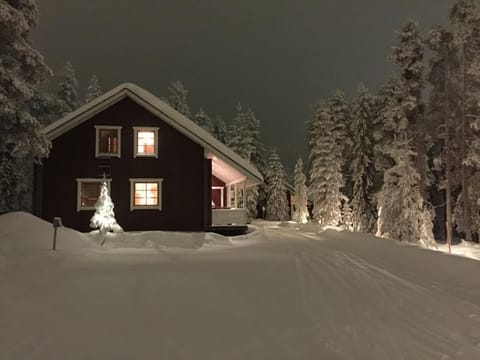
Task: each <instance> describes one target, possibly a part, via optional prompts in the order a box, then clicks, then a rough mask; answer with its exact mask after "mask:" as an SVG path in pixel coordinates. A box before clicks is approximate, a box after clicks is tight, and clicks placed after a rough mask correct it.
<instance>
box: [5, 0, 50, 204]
mask: <svg viewBox="0 0 480 360" xmlns="http://www.w3.org/2000/svg"><path fill="white" fill-rule="evenodd" d="M37 24H38V7H37V4H36V1H34V0H30V1H0V168H1V169H0V213H2V212H7V211H12V210H18V209H19V207H20V203H19V200H20V199H19V196H18V195H19V193H18V191H19V189H22V188H24V187H25V174H24V170H25V168H26V167H27V163H29V162H31V160H32V158H33V159H35V160H39V159H40V158H42V157H45V156H47V155H48V153H49V149H50V143H49V141H48V140H47V139H46V138H45V136H44V134H43V133H42V132H41V128H42V126H41V124H40V122H39V121H38V119H37V118H36V117H35V114H33V113H32V111H31V109H30V106H29V105H30V101H31V99H32V98H33V96H34V94H35V92H37V91H39V89H40V88H41V86H42V84H43V83H44V82H45V80H46V79H47V77H49V76H50V75H51V70H50V69H49V68H48V66H47V65H46V64H45V62H44V59H43V56H42V55H41V54H40V53H39V52H38V51H37V50H36V49H34V48H33V47H32V46H31V40H30V34H31V31H32V30H33V29H34V28H35V26H36V25H37Z"/></svg>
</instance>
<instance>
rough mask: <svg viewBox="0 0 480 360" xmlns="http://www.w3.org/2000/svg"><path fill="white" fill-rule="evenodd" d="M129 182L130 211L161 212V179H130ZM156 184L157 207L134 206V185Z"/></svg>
mask: <svg viewBox="0 0 480 360" xmlns="http://www.w3.org/2000/svg"><path fill="white" fill-rule="evenodd" d="M129 180H130V211H133V210H159V211H161V210H162V192H163V190H162V189H163V185H162V183H163V179H161V178H158V179H151V178H131V179H129ZM155 182H156V183H158V205H135V183H155Z"/></svg>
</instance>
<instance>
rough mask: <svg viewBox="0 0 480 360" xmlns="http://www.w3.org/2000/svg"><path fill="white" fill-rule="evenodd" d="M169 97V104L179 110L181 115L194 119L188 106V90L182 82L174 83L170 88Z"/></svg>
mask: <svg viewBox="0 0 480 360" xmlns="http://www.w3.org/2000/svg"><path fill="white" fill-rule="evenodd" d="M168 92H169V95H168V96H167V99H166V100H167V102H168V104H170V106H171V107H173V108H174V109H175V110H177V111H178V112H179V113H181V114H183V115H185V116H186V117H187V118H189V119H191V118H192V113H191V112H190V107H189V106H188V102H187V96H188V90H187V89H185V87H184V86H183V83H182V82H181V81H174V82H172V83H171V84H170V85H169V86H168Z"/></svg>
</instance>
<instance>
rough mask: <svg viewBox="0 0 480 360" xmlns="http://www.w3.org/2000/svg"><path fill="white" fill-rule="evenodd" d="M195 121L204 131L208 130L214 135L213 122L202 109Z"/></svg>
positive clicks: (196, 115)
mask: <svg viewBox="0 0 480 360" xmlns="http://www.w3.org/2000/svg"><path fill="white" fill-rule="evenodd" d="M193 121H194V122H195V123H197V125H199V126H200V127H202V128H203V129H205V130H207V131H208V132H209V133H211V134H213V133H214V131H215V127H214V124H213V121H212V119H210V116H208V114H207V113H206V112H205V111H204V110H203V109H202V108H200V110H199V111H198V112H197V113H196V114H195V116H194V117H193Z"/></svg>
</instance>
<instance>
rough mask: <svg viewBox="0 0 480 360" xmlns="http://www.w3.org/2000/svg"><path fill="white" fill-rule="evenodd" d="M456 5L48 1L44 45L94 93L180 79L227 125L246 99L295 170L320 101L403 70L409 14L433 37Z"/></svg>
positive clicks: (154, 87) (360, 0) (161, 89)
mask: <svg viewBox="0 0 480 360" xmlns="http://www.w3.org/2000/svg"><path fill="white" fill-rule="evenodd" d="M451 4H452V1H451V0H290V1H285V0H241V1H231V0H135V1H132V0H95V1H73V0H68V1H65V0H40V1H39V6H40V11H41V17H40V25H39V27H38V28H37V29H36V31H35V33H34V45H35V47H37V48H38V49H39V50H40V51H41V52H42V54H43V55H44V56H45V57H46V61H47V63H48V64H49V65H50V67H52V68H53V69H54V70H58V69H60V68H61V67H62V65H63V64H64V63H65V62H66V61H67V60H70V61H71V62H72V64H73V65H74V67H75V69H76V71H77V75H78V78H79V79H80V81H81V87H82V93H83V89H84V88H85V86H86V83H87V81H88V78H89V77H90V75H91V74H93V73H95V74H96V75H97V76H98V77H99V78H100V81H101V84H102V87H103V89H104V90H109V89H111V88H112V87H114V86H115V85H118V84H119V83H122V82H127V81H129V82H134V83H136V84H138V85H140V86H142V87H145V88H146V89H147V90H149V91H150V92H152V93H154V94H157V95H166V93H167V86H168V84H169V83H170V82H171V81H174V80H181V81H183V83H184V84H185V87H186V88H187V89H188V90H189V92H190V93H189V104H190V107H191V110H192V112H194V113H195V112H196V111H197V110H198V108H199V107H200V106H202V107H203V108H204V109H205V111H206V112H207V113H209V114H211V115H215V114H222V115H223V117H224V119H225V120H228V119H230V118H232V117H233V116H234V114H235V105H236V103H237V102H238V101H241V102H242V104H243V105H244V106H245V107H251V108H252V109H253V110H254V111H255V113H256V114H257V117H258V118H259V119H260V121H261V123H262V129H261V131H262V137H263V139H264V141H265V143H266V144H267V145H268V146H272V145H273V146H276V147H277V148H278V150H279V153H280V156H281V157H282V159H283V161H284V163H285V165H286V166H287V168H288V169H289V171H291V170H292V169H293V165H294V162H295V160H296V158H297V157H298V156H299V155H300V154H301V153H302V152H303V151H304V149H305V130H304V123H305V121H306V120H308V119H309V117H310V105H311V104H312V102H313V101H314V100H315V99H316V98H318V97H328V96H329V95H330V94H331V92H332V91H333V90H334V89H336V88H339V89H341V90H343V91H345V92H346V93H347V96H349V97H350V96H351V95H352V94H353V92H354V91H355V89H356V88H357V85H358V84H359V83H360V82H361V81H363V82H364V83H365V85H366V86H367V87H369V88H370V89H372V90H375V89H376V88H377V87H378V86H379V85H380V84H381V83H382V82H384V81H385V80H386V79H387V78H388V77H389V75H390V74H391V72H392V71H393V70H394V67H393V65H392V64H390V63H389V62H388V61H387V57H388V56H389V55H390V52H391V47H392V46H393V45H394V44H395V41H396V40H395V35H394V32H395V31H396V30H399V29H400V28H401V27H402V25H403V24H404V23H405V21H406V20H407V19H408V18H413V19H415V20H417V21H418V22H419V24H420V27H421V30H422V32H423V33H426V31H427V30H428V29H429V28H430V27H431V25H432V24H446V22H447V17H448V10H449V8H450V6H451Z"/></svg>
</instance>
